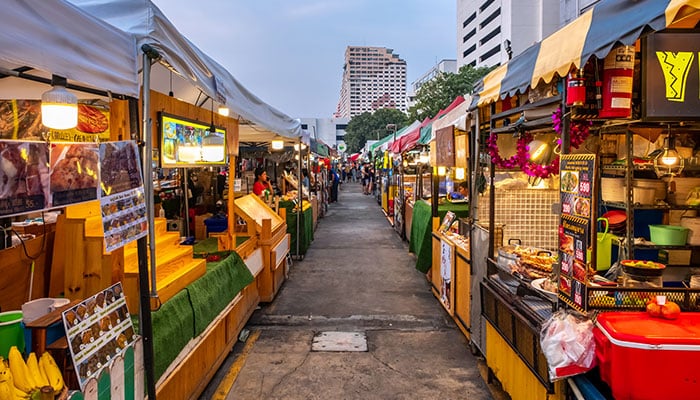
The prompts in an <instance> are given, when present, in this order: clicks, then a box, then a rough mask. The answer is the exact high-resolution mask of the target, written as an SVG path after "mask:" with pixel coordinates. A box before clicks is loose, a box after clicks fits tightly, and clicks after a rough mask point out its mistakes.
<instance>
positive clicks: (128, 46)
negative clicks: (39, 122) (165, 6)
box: [0, 0, 139, 99]
mask: <svg viewBox="0 0 700 400" xmlns="http://www.w3.org/2000/svg"><path fill="white" fill-rule="evenodd" d="M2 5H3V26H2V29H0V68H1V69H0V76H2V75H9V76H10V77H12V76H13V74H15V73H17V72H20V71H21V72H24V73H26V74H29V75H32V76H35V77H39V78H44V79H50V78H51V75H58V76H61V77H64V78H66V79H68V81H69V83H76V82H77V83H79V84H80V85H81V86H85V87H89V88H92V89H96V90H102V91H109V92H112V93H114V94H121V95H126V96H131V97H134V98H137V97H138V96H139V83H138V59H139V54H138V51H137V48H136V43H135V40H134V38H133V37H132V36H130V35H129V34H127V33H124V32H122V31H120V30H119V29H116V28H115V27H113V26H111V25H109V24H107V23H105V22H104V21H101V20H99V19H97V18H94V17H92V16H91V15H89V14H88V13H86V12H85V11H82V10H80V9H79V8H77V7H75V6H74V5H72V4H69V3H67V2H65V1H63V0H53V1H50V2H49V1H42V0H35V1H32V0H5V1H3V3H2ZM24 67H29V68H24ZM2 83H3V91H2V97H3V98H4V99H10V98H20V99H32V98H40V96H41V93H43V92H44V91H46V90H47V86H46V84H45V83H33V82H28V81H27V80H23V79H16V78H7V77H5V78H4V79H3V81H2ZM93 97H94V96H93Z"/></svg>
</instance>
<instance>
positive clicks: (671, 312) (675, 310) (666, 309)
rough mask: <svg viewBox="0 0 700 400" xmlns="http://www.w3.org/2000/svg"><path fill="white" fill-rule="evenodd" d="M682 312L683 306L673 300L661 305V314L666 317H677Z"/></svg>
mask: <svg viewBox="0 0 700 400" xmlns="http://www.w3.org/2000/svg"><path fill="white" fill-rule="evenodd" d="M680 314H681V308H680V307H679V306H678V304H676V303H674V302H672V301H667V302H666V304H665V305H664V306H663V307H661V316H662V317H664V318H666V319H676V318H678V316H679V315H680Z"/></svg>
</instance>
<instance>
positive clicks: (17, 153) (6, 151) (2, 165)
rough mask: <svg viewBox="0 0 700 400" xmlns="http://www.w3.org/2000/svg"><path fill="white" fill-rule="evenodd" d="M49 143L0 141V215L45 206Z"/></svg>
mask: <svg viewBox="0 0 700 400" xmlns="http://www.w3.org/2000/svg"><path fill="white" fill-rule="evenodd" d="M48 199H49V145H48V144H46V143H42V142H17V141H9V140H0V216H10V215H15V214H22V213H27V212H31V211H38V210H42V209H45V208H47V207H48Z"/></svg>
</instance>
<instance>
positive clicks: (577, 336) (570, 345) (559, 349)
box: [540, 310, 596, 381]
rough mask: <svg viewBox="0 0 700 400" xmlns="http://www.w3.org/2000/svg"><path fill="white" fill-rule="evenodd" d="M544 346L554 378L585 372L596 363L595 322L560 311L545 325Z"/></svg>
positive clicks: (541, 343)
mask: <svg viewBox="0 0 700 400" xmlns="http://www.w3.org/2000/svg"><path fill="white" fill-rule="evenodd" d="M540 345H541V347H542V352H543V353H544V356H545V358H547V364H548V365H549V379H550V380H551V381H556V380H559V379H563V378H566V377H569V376H574V375H578V374H582V373H584V372H587V371H589V370H591V369H592V368H593V367H594V366H595V361H596V358H595V341H594V340H593V322H592V321H591V320H589V319H587V318H584V317H582V316H580V315H575V314H573V313H572V312H571V311H567V310H560V311H557V312H556V313H554V315H552V317H551V318H550V319H549V320H547V322H545V323H544V324H543V325H542V331H541V332H540Z"/></svg>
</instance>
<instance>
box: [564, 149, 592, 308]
mask: <svg viewBox="0 0 700 400" xmlns="http://www.w3.org/2000/svg"><path fill="white" fill-rule="evenodd" d="M595 157H596V156H595V154H566V155H562V156H561V163H560V168H559V170H560V183H561V187H560V193H561V221H560V224H559V260H560V261H561V273H560V274H559V288H558V289H559V290H558V292H559V298H560V299H561V300H563V301H564V302H566V303H568V304H569V305H571V306H573V307H574V308H577V309H579V310H584V309H585V306H586V304H585V302H586V298H587V296H586V288H587V286H586V285H587V282H588V270H589V264H590V262H591V260H590V259H589V257H590V254H591V252H590V251H589V250H590V249H591V248H592V247H593V243H592V241H591V227H592V221H593V220H594V215H593V214H594V212H595V211H594V201H593V194H594V193H596V191H595V188H594V180H593V177H594V176H595Z"/></svg>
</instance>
